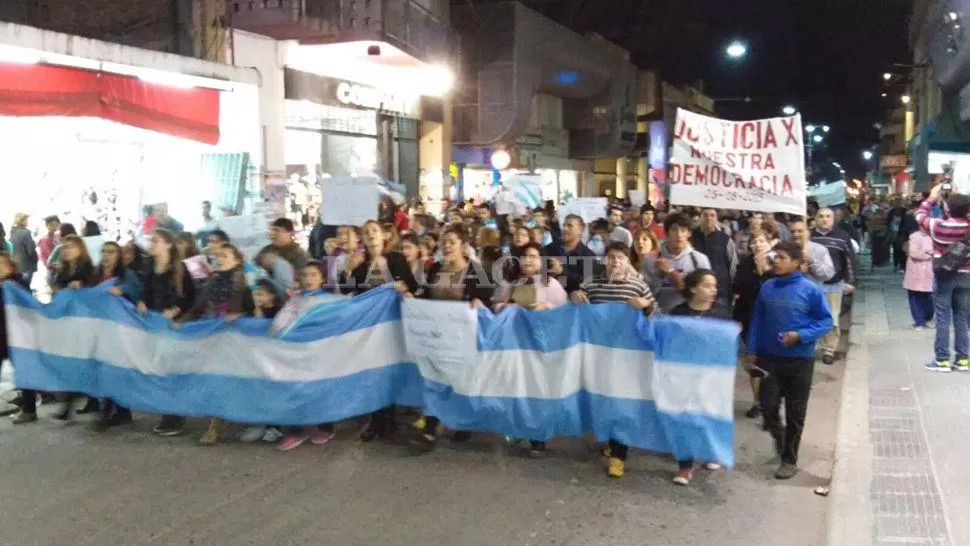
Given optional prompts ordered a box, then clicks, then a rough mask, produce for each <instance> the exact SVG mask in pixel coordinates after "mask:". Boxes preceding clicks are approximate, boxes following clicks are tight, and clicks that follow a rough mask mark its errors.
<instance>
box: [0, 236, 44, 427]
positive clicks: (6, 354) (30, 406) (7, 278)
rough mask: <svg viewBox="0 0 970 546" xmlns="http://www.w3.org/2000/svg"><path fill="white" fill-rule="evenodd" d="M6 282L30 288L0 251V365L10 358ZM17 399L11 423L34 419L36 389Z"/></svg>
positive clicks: (6, 253) (7, 256)
mask: <svg viewBox="0 0 970 546" xmlns="http://www.w3.org/2000/svg"><path fill="white" fill-rule="evenodd" d="M7 282H11V283H15V284H19V285H20V286H21V287H23V288H24V289H25V290H30V285H29V284H27V281H26V280H25V279H24V277H23V275H21V274H20V272H19V271H18V270H17V263H16V262H14V261H13V258H12V257H11V256H10V254H9V253H8V252H3V251H0V365H2V364H3V362H4V361H6V360H7V359H8V358H10V346H9V342H8V340H7V307H6V305H4V301H3V299H4V296H3V285H4V283H7ZM14 379H16V377H14ZM19 399H20V411H19V412H18V413H17V414H16V415H14V417H13V424H15V425H22V424H25V423H32V422H34V421H36V420H37V391H33V390H24V391H22V392H21V393H20V397H19Z"/></svg>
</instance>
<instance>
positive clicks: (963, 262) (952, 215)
mask: <svg viewBox="0 0 970 546" xmlns="http://www.w3.org/2000/svg"><path fill="white" fill-rule="evenodd" d="M940 190H941V186H940V185H937V186H935V187H934V188H933V189H932V190H930V194H929V197H927V198H926V200H925V201H923V203H922V204H920V206H919V209H918V210H917V211H916V221H917V222H918V223H919V227H920V230H921V231H922V232H923V233H926V234H927V235H929V237H930V238H931V239H932V240H933V259H934V260H939V261H941V262H943V261H944V260H945V261H952V262H954V263H955V266H954V268H953V269H952V271H948V272H943V271H940V270H939V269H938V268H937V271H935V278H934V284H933V305H934V308H935V309H934V311H935V314H936V340H935V342H934V344H933V350H934V352H935V355H934V359H933V361H931V362H930V363H928V364H927V365H926V369H927V370H930V371H934V372H949V371H951V370H952V369H953V368H954V363H953V362H952V361H951V360H950V356H951V353H950V322H951V320H952V322H953V351H954V352H955V353H956V355H955V356H956V363H955V366H956V369H957V370H960V371H966V370H970V331H968V328H970V304H968V302H970V256H968V255H967V254H968V251H967V250H966V248H967V247H966V245H957V243H960V242H962V241H964V239H965V238H966V237H967V234H968V233H970V221H968V219H967V215H968V214H970V196H967V195H963V194H959V193H957V194H953V195H951V196H950V198H949V199H947V200H946V202H945V203H944V206H943V210H944V211H945V216H944V217H943V218H933V217H931V210H932V208H933V206H934V205H936V204H937V202H938V201H939V200H940ZM951 247H952V248H953V251H952V252H951V250H950V249H951Z"/></svg>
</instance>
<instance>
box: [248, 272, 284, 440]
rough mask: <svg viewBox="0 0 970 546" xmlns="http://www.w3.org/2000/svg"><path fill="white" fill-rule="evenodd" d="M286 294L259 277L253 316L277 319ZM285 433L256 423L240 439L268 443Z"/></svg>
mask: <svg viewBox="0 0 970 546" xmlns="http://www.w3.org/2000/svg"><path fill="white" fill-rule="evenodd" d="M284 301H285V295H284V294H283V293H282V292H281V291H280V288H279V286H278V285H277V284H276V283H275V282H274V281H272V280H270V279H259V280H258V281H256V284H255V289H254V290H253V302H254V303H255V304H256V307H255V309H253V316H254V317H256V318H264V319H270V320H272V319H275V318H276V315H277V314H278V313H279V312H280V309H282V308H283V302H284ZM282 437H283V433H282V432H281V431H280V427H278V426H266V425H254V426H250V427H247V428H246V430H244V431H242V433H241V434H240V435H239V441H240V442H243V443H247V444H249V443H252V442H255V441H257V440H262V441H264V442H267V443H275V442H278V441H280V439H281V438H282Z"/></svg>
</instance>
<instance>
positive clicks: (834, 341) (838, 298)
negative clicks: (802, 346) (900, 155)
mask: <svg viewBox="0 0 970 546" xmlns="http://www.w3.org/2000/svg"><path fill="white" fill-rule="evenodd" d="M812 240H813V241H815V242H816V243H818V244H820V245H822V246H824V247H825V248H826V249H828V251H829V255H830V257H831V258H832V265H833V266H834V267H835V274H834V275H832V277H831V278H829V280H827V281H825V282H823V283H822V289H823V290H824V291H825V297H826V298H827V299H828V302H829V309H831V311H832V324H833V326H832V331H831V332H829V333H828V334H826V335H825V337H823V338H822V341H821V344H820V345H821V349H822V363H823V364H827V365H829V366H831V365H832V364H834V363H835V351H836V349H838V347H839V338H840V336H841V333H842V332H841V327H840V326H839V317H840V316H841V314H842V297H843V294H851V293H852V292H853V291H854V290H855V282H856V280H855V279H856V276H857V275H858V265H857V263H856V255H855V248H854V247H853V246H852V238H851V237H849V234H848V233H846V232H845V231H843V230H842V229H840V228H837V227H835V213H834V212H832V209H827V208H823V209H819V211H818V215H817V216H816V217H815V229H814V230H813V231H812Z"/></svg>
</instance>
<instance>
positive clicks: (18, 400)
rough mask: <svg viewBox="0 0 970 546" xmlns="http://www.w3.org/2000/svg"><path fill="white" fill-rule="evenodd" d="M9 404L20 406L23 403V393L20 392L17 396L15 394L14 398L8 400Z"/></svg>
mask: <svg viewBox="0 0 970 546" xmlns="http://www.w3.org/2000/svg"><path fill="white" fill-rule="evenodd" d="M10 404H11V405H13V406H17V407H18V408H19V407H22V406H23V405H24V395H23V393H20V394H18V395H17V396H15V397H14V399H13V400H11V401H10Z"/></svg>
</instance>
